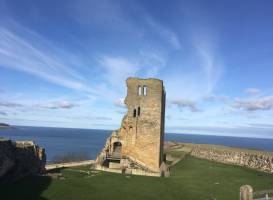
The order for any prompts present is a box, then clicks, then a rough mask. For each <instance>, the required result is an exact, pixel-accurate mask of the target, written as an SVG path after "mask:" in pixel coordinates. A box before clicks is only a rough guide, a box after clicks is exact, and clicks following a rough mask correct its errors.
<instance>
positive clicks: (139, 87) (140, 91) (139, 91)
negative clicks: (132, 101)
mask: <svg viewBox="0 0 273 200" xmlns="http://www.w3.org/2000/svg"><path fill="white" fill-rule="evenodd" d="M138 95H139V96H140V95H142V89H141V86H140V85H139V86H138Z"/></svg>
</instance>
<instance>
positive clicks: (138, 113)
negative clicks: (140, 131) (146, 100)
mask: <svg viewBox="0 0 273 200" xmlns="http://www.w3.org/2000/svg"><path fill="white" fill-rule="evenodd" d="M137 115H138V116H140V107H138V108H137Z"/></svg>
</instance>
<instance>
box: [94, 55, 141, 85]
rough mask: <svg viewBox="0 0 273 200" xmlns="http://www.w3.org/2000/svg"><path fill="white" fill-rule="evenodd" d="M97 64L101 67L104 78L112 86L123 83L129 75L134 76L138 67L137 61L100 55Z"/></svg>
mask: <svg viewBox="0 0 273 200" xmlns="http://www.w3.org/2000/svg"><path fill="white" fill-rule="evenodd" d="M99 64H100V66H101V67H102V69H103V71H102V74H103V76H104V79H105V80H106V81H109V82H110V83H111V84H112V85H114V86H117V85H120V84H121V83H124V81H125V80H126V79H127V78H128V77H130V76H136V74H137V72H138V71H139V69H140V67H139V66H138V64H137V62H134V61H131V60H128V59H126V58H123V57H112V56H102V57H101V58H100V60H99Z"/></svg>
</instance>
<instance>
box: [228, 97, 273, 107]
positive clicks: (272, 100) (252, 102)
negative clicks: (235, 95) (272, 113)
mask: <svg viewBox="0 0 273 200" xmlns="http://www.w3.org/2000/svg"><path fill="white" fill-rule="evenodd" d="M232 107H233V108H238V109H241V110H246V111H256V110H271V109H273V96H264V97H260V98H255V99H236V100H235V101H234V103H233V105H232Z"/></svg>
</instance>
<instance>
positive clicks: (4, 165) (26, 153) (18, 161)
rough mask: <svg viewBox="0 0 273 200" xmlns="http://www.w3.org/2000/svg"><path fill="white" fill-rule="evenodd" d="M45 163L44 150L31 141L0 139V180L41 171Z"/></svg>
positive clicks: (12, 178)
mask: <svg viewBox="0 0 273 200" xmlns="http://www.w3.org/2000/svg"><path fill="white" fill-rule="evenodd" d="M45 164H46V155H45V150H44V149H43V148H40V147H39V146H37V145H35V144H34V143H33V142H32V141H16V142H13V141H11V140H7V139H0V180H14V179H17V178H20V177H23V176H26V175H31V174H38V173H42V172H44V170H45Z"/></svg>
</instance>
